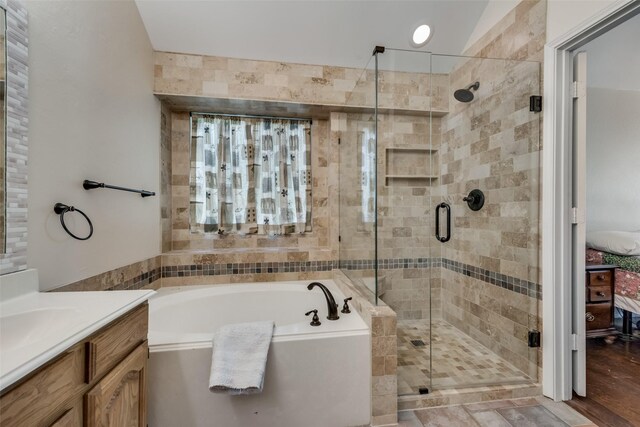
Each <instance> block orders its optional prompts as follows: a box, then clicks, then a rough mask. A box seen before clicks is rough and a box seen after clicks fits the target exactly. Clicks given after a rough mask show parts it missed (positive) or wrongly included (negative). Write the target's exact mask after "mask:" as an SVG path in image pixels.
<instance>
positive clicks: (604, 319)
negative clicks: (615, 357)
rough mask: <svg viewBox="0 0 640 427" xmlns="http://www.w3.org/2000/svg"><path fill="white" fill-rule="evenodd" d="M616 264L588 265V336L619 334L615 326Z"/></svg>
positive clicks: (586, 283) (586, 282) (586, 284)
mask: <svg viewBox="0 0 640 427" xmlns="http://www.w3.org/2000/svg"><path fill="white" fill-rule="evenodd" d="M616 268H617V266H616V265H587V266H586V280H585V286H586V289H585V291H586V292H585V293H586V314H585V316H586V325H587V331H586V336H587V338H594V337H604V336H611V335H617V334H618V331H617V330H616V329H615V328H614V326H613V310H614V298H615V281H616Z"/></svg>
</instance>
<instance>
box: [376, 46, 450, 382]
mask: <svg viewBox="0 0 640 427" xmlns="http://www.w3.org/2000/svg"><path fill="white" fill-rule="evenodd" d="M376 59H377V70H378V73H377V104H376V105H377V109H376V112H377V115H376V119H377V120H376V122H377V132H376V137H377V138H376V145H377V148H376V153H377V169H378V174H377V175H378V183H377V186H376V189H377V197H376V207H377V238H376V245H377V259H378V268H377V278H378V295H379V297H380V300H381V301H383V302H384V303H385V304H387V305H389V306H390V307H391V308H392V309H393V310H394V311H395V312H396V314H397V319H398V328H397V343H398V359H397V361H398V368H397V372H398V394H399V395H414V394H416V395H417V394H426V393H428V392H429V391H430V390H431V389H432V385H431V381H432V375H431V374H432V372H433V370H432V361H431V358H432V352H431V346H432V343H433V340H432V339H431V325H432V314H433V308H434V302H437V301H434V300H433V297H432V289H433V287H434V286H438V280H439V279H438V273H439V272H438V260H439V259H440V255H439V251H440V246H439V244H438V242H436V241H435V240H434V238H433V227H434V223H433V215H434V211H433V206H434V200H436V199H439V184H438V176H439V164H438V159H437V155H438V154H437V153H438V149H439V142H440V134H439V132H434V130H433V123H434V121H433V120H432V117H431V115H432V111H434V110H436V111H440V110H442V105H438V103H437V102H434V101H436V100H435V99H434V97H433V96H432V95H431V93H432V91H433V87H434V86H435V87H438V86H440V85H441V84H442V83H443V82H442V78H441V77H440V76H434V75H432V74H431V73H429V70H430V68H431V54H430V53H428V52H420V51H405V50H395V49H386V50H385V51H384V53H378V54H377V58H376ZM437 306H438V304H435V307H437Z"/></svg>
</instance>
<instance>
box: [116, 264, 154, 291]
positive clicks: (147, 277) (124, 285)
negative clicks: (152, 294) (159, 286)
mask: <svg viewBox="0 0 640 427" xmlns="http://www.w3.org/2000/svg"><path fill="white" fill-rule="evenodd" d="M161 278H162V270H161V268H160V267H156V268H154V269H153V270H151V271H148V272H146V273H142V274H140V275H138V276H136V277H133V278H131V279H129V280H125V281H124V282H121V283H118V284H117V285H115V286H112V287H110V288H107V289H106V290H107V291H125V290H137V289H142V288H144V287H146V286H148V285H150V284H151V283H153V282H155V281H156V280H160V279H161Z"/></svg>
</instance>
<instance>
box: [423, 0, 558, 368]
mask: <svg viewBox="0 0 640 427" xmlns="http://www.w3.org/2000/svg"><path fill="white" fill-rule="evenodd" d="M545 22H546V1H544V0H531V1H529V0H527V1H523V2H521V3H520V4H519V5H518V6H517V7H516V8H515V9H514V10H513V11H511V12H510V13H508V14H507V15H506V16H505V17H504V18H503V19H502V20H501V21H500V22H499V23H498V24H497V25H496V26H495V27H493V28H492V29H491V30H490V31H489V32H488V33H487V34H486V35H485V36H484V37H482V38H481V39H480V40H479V41H478V42H477V43H476V44H475V45H474V46H472V47H471V48H470V49H469V51H468V52H467V53H468V54H470V55H480V56H488V57H494V58H509V59H517V60H533V61H541V60H542V47H543V44H544V39H545ZM435 60H437V58H436V59H435ZM540 78H541V75H540V63H538V62H515V61H499V60H481V59H470V60H467V61H465V62H463V63H461V64H459V65H458V66H457V67H456V68H455V69H454V70H453V71H452V72H451V74H450V79H451V82H450V84H451V87H452V88H461V87H466V86H468V85H470V84H471V83H473V82H474V81H480V89H479V90H478V92H477V93H476V99H475V100H474V101H473V102H471V103H467V104H463V103H459V102H457V101H455V100H453V98H451V99H450V113H449V114H448V115H447V116H446V117H445V118H444V119H443V124H442V131H443V139H442V146H441V161H442V170H441V174H442V183H443V184H444V186H445V194H446V198H447V199H448V201H449V202H450V203H451V206H452V212H453V231H452V232H453V235H454V238H452V239H451V241H450V242H448V243H446V244H445V245H444V250H443V258H446V259H449V260H451V261H454V262H461V263H464V264H467V265H469V266H473V267H478V268H482V269H486V270H489V271H491V272H496V273H497V274H504V275H506V276H509V277H511V278H512V279H509V280H511V281H514V280H515V281H518V279H520V281H525V282H526V283H527V286H526V289H525V287H521V288H515V287H513V290H510V289H509V288H508V287H507V288H506V289H505V288H500V287H496V286H492V285H491V284H490V283H488V282H486V281H484V280H479V279H477V278H474V277H470V276H468V275H465V274H462V273H461V272H456V271H452V270H450V269H442V294H441V299H442V313H443V318H444V319H445V320H447V321H448V322H450V323H451V324H453V325H454V326H456V327H458V328H459V329H461V330H462V331H464V332H465V333H467V334H469V335H471V336H472V337H474V338H475V339H477V340H478V341H480V342H482V343H483V344H485V345H486V346H487V347H489V348H491V349H492V350H494V351H495V352H496V353H497V354H499V355H500V356H502V357H504V358H505V359H507V360H509V362H510V363H512V364H514V365H515V366H517V367H518V368H520V369H521V370H523V371H524V372H525V373H528V374H529V375H530V376H531V377H532V378H536V377H537V368H538V359H539V358H538V351H537V350H536V349H530V348H528V346H527V331H528V330H529V329H531V328H536V327H538V328H539V326H540V320H539V318H538V298H539V297H540V294H539V286H538V285H537V284H539V274H540V269H539V267H540V265H539V241H540V235H539V231H540V230H539V208H540V192H539V185H540V183H539V177H540V163H539V160H540V154H541V152H540V149H541V147H540V135H539V132H540V128H539V127H540V121H541V116H540V114H535V113H531V112H529V105H528V102H529V96H530V95H539V94H541V87H540V85H541V81H540ZM473 188H480V189H482V190H483V191H484V192H485V196H486V201H485V206H484V208H483V209H482V210H480V211H478V212H473V211H471V210H470V209H469V208H468V207H467V206H466V203H465V202H463V201H462V198H463V197H464V196H465V195H466V194H467V193H468V191H469V190H471V189H473ZM520 281H518V283H520Z"/></svg>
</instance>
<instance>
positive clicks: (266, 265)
mask: <svg viewBox="0 0 640 427" xmlns="http://www.w3.org/2000/svg"><path fill="white" fill-rule="evenodd" d="M335 268H338V261H283V262H255V263H249V262H247V263H223V264H191V265H172V266H163V267H162V277H163V278H164V277H191V276H224V275H230V274H260V273H300V272H307V271H331V270H333V269H335Z"/></svg>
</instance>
